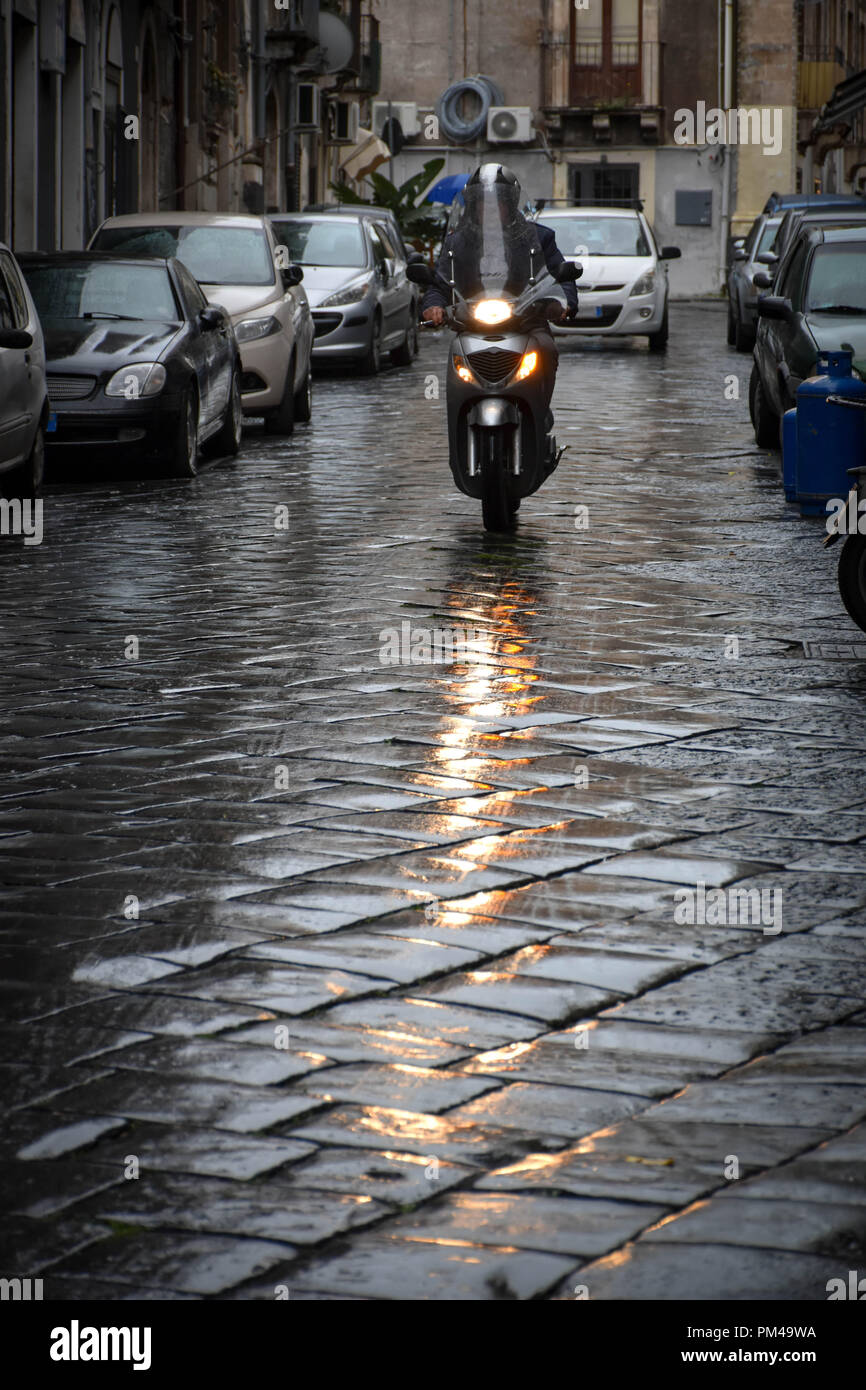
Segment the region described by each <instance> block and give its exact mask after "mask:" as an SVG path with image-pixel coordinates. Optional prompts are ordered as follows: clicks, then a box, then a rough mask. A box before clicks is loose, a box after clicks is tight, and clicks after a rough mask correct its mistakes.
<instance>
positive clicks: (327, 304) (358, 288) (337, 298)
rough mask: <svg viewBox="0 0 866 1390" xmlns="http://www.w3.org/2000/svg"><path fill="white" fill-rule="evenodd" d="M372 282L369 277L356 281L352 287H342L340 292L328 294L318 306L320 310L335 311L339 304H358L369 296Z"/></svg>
mask: <svg viewBox="0 0 866 1390" xmlns="http://www.w3.org/2000/svg"><path fill="white" fill-rule="evenodd" d="M372 285H373V281H372V278H371V277H370V276H367V278H366V279H364V280H356V282H355V283H354V284H353V285H344V286H343V288H342V289H341V290H335V292H334V293H333V294H329V295H328V298H327V299H323V300H322V302H321V304H320V305H319V308H320V309H336V308H337V306H338V305H340V304H360V303H361V300H362V299H364V298H365V297H366V295H368V294H369V292H370V289H371V288H372Z"/></svg>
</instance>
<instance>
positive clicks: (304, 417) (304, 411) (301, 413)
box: [295, 367, 313, 425]
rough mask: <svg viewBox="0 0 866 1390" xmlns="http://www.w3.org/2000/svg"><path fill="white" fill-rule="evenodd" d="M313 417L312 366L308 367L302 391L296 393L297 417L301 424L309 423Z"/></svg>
mask: <svg viewBox="0 0 866 1390" xmlns="http://www.w3.org/2000/svg"><path fill="white" fill-rule="evenodd" d="M312 418H313V373H312V369H311V368H310V367H308V368H307V375H306V376H305V377H304V382H303V385H302V386H301V389H300V391H298V392H297V394H296V395H295V419H296V420H300V421H301V424H303V425H306V424H309V422H310V420H312Z"/></svg>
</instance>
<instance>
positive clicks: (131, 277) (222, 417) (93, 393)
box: [21, 251, 241, 478]
mask: <svg viewBox="0 0 866 1390" xmlns="http://www.w3.org/2000/svg"><path fill="white" fill-rule="evenodd" d="M21 269H22V272H23V274H24V276H25V279H26V280H27V285H28V288H29V290H30V293H31V295H32V297H33V302H34V304H35V305H36V308H37V310H38V312H39V317H40V319H41V321H42V327H43V331H44V334H45V353H46V358H47V371H46V380H47V386H48V397H49V400H50V402H51V410H52V415H53V417H54V419H53V421H52V424H53V426H54V428H53V430H52V431H51V432H50V433H49V435H48V440H49V448H50V452H51V454H52V455H53V456H54V458H58V457H60V456H61V454H62V452H63V451H64V450H65V449H69V448H72V447H79V448H80V447H81V446H86V447H87V449H88V450H89V451H90V453H91V454H95V453H96V452H97V451H105V452H106V453H107V454H113V455H117V454H119V453H121V451H122V454H123V457H124V458H125V457H126V456H127V455H128V454H129V453H130V452H132V453H134V454H136V455H138V456H140V457H149V458H157V459H160V460H162V461H164V462H165V463H166V464H167V465H168V467H169V470H170V471H171V472H172V473H173V474H175V475H177V476H178V477H186V478H188V477H192V476H193V475H194V474H195V472H196V460H197V458H198V454H199V449H200V448H201V447H202V446H204V447H206V448H207V450H208V451H209V452H212V453H219V454H236V453H237V452H238V448H239V447H240V439H241V397H240V373H241V367H240V353H239V351H238V345H237V340H236V338H235V335H234V331H233V329H232V323H231V318H230V316H229V314H228V312H227V311H226V310H225V309H223V308H220V307H219V306H218V305H214V304H208V303H207V300H206V299H205V297H204V295H203V294H202V292H201V290H200V289H199V287H198V285H197V284H196V282H195V280H194V279H193V277H192V276H191V275H190V273H189V271H188V270H187V269H186V268H185V267H184V266H183V265H182V264H181V262H180V261H178V260H174V259H168V260H166V259H158V258H150V257H149V258H146V259H133V258H131V257H127V256H114V255H107V254H105V253H99V252H93V251H55V252H38V251H36V252H31V253H29V254H27V255H23V256H22V257H21Z"/></svg>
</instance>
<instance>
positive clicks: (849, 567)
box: [838, 535, 866, 632]
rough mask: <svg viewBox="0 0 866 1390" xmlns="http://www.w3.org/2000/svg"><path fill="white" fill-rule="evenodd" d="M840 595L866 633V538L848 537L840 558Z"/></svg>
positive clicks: (850, 615)
mask: <svg viewBox="0 0 866 1390" xmlns="http://www.w3.org/2000/svg"><path fill="white" fill-rule="evenodd" d="M838 579H839V593H840V594H841V595H842V602H843V603H844V605H845V607H846V608H847V610H848V616H849V617H850V618H853V620H854V622H855V623H856V624H857V626H858V627H859V628H862V629H863V631H864V632H866V536H859V535H853V536H848V538H847V539H846V541H845V544H844V545H843V547H842V554H841V555H840V556H839V574H838Z"/></svg>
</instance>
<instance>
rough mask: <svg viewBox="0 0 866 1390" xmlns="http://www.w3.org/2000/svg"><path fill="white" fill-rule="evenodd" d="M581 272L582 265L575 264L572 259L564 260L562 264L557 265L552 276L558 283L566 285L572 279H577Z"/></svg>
mask: <svg viewBox="0 0 866 1390" xmlns="http://www.w3.org/2000/svg"><path fill="white" fill-rule="evenodd" d="M582 274H583V266H582V265H576V264H575V262H574V261H566V262H565V264H564V265H561V266H558V267H557V269H556V273H555V275H554V277H553V278H554V280H555V281H556V282H557V284H558V285H567V284H569V282H571V281H573V280H579V279H580V277H581V275H582Z"/></svg>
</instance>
